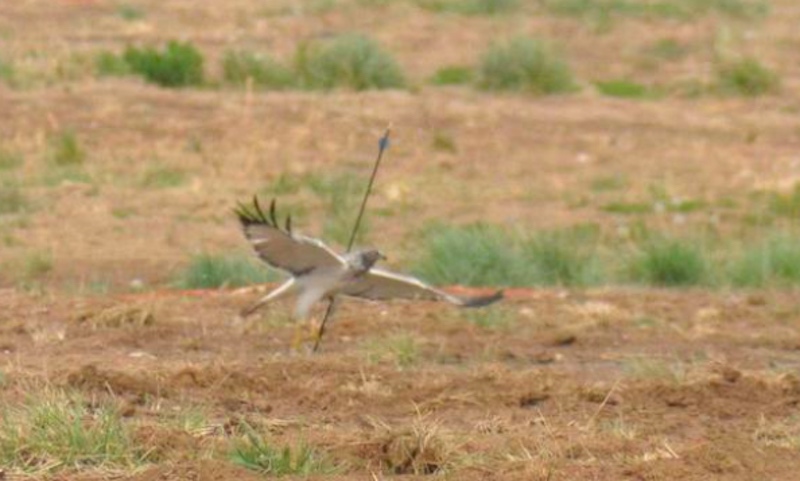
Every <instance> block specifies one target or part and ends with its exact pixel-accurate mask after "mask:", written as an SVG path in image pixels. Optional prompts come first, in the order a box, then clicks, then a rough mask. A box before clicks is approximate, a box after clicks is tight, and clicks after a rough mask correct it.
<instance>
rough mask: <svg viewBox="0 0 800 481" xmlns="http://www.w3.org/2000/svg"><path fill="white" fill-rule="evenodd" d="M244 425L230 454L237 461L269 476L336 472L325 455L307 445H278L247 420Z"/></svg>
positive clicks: (236, 462) (231, 458) (233, 460)
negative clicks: (272, 442)
mask: <svg viewBox="0 0 800 481" xmlns="http://www.w3.org/2000/svg"><path fill="white" fill-rule="evenodd" d="M242 427H243V429H244V436H243V438H242V439H240V440H238V441H237V442H236V443H235V444H234V446H233V448H232V449H231V451H230V453H229V454H228V457H229V459H230V460H231V461H232V462H233V463H234V464H238V465H239V466H242V467H245V468H247V469H251V470H253V471H256V472H258V473H260V474H264V475H270V476H287V475H297V476H308V475H310V474H320V473H330V472H332V471H333V467H332V466H331V465H330V464H329V463H328V462H327V461H326V460H325V459H324V457H323V456H322V455H320V454H319V453H317V452H316V451H315V450H314V449H312V448H310V447H308V446H306V445H305V444H300V445H298V446H296V447H294V448H292V447H290V446H284V447H282V448H281V447H276V446H273V445H272V444H270V443H269V442H268V441H267V440H265V439H264V438H263V437H262V436H259V435H258V433H256V432H255V430H254V429H253V428H252V427H250V426H249V425H247V424H246V423H245V424H243V425H242Z"/></svg>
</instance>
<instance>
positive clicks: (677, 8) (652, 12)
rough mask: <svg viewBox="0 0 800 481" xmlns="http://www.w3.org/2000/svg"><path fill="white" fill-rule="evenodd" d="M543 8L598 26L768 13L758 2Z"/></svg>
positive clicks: (591, 0) (550, 0)
mask: <svg viewBox="0 0 800 481" xmlns="http://www.w3.org/2000/svg"><path fill="white" fill-rule="evenodd" d="M544 6H545V8H547V9H548V10H549V11H551V12H553V13H556V14H559V15H568V16H573V17H580V18H583V19H586V20H589V21H592V22H597V23H601V24H602V23H606V24H607V23H608V22H609V21H610V20H611V19H612V18H614V17H618V16H627V17H646V18H667V19H678V20H691V19H693V18H697V17H700V16H703V15H709V14H712V13H720V14H723V15H727V16H729V17H732V18H744V19H752V18H759V17H762V16H764V15H766V13H767V12H768V5H767V4H766V3H765V2H763V1H761V0H650V1H642V0H545V1H544Z"/></svg>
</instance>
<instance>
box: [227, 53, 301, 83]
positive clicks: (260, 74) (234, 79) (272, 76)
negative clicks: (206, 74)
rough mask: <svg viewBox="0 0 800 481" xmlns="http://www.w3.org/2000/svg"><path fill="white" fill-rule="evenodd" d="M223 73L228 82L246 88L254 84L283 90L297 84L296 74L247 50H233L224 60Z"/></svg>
mask: <svg viewBox="0 0 800 481" xmlns="http://www.w3.org/2000/svg"><path fill="white" fill-rule="evenodd" d="M222 72H223V76H224V78H225V81H226V82H229V83H232V84H234V85H238V86H244V85H246V84H247V83H248V82H252V83H253V85H254V86H256V87H262V88H268V89H283V88H287V87H291V86H292V85H294V84H295V82H296V81H295V78H294V73H292V71H291V70H289V69H288V68H286V67H284V66H283V65H281V64H280V63H278V62H277V61H275V60H273V59H272V58H270V57H268V56H264V55H258V54H255V53H253V52H249V51H246V50H231V51H228V52H226V53H225V56H224V57H223V59H222Z"/></svg>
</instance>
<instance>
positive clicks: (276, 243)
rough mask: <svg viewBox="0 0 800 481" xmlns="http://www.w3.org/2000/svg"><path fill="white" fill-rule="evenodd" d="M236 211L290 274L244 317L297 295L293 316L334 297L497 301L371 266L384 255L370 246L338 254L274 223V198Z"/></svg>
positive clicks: (265, 253)
mask: <svg viewBox="0 0 800 481" xmlns="http://www.w3.org/2000/svg"><path fill="white" fill-rule="evenodd" d="M235 212H236V215H237V216H238V217H239V222H240V223H241V225H242V229H243V230H244V235H245V237H247V240H249V241H250V244H251V245H252V246H253V249H254V250H255V251H256V253H257V254H258V256H259V257H260V258H261V260H262V261H264V262H265V263H267V264H268V265H270V266H272V267H274V268H277V269H280V270H282V271H285V272H287V273H289V274H290V275H291V277H290V278H289V279H288V280H287V281H286V282H284V283H283V284H281V285H280V286H278V287H277V288H275V289H274V290H273V291H272V292H270V293H269V294H267V295H266V296H264V297H262V298H261V299H259V300H258V302H256V303H255V304H253V305H252V306H250V307H248V308H246V309H244V310H243V311H242V313H241V315H242V316H248V315H250V314H252V313H254V312H255V311H257V310H258V309H259V308H261V307H263V306H265V305H267V304H269V303H270V302H272V301H274V300H276V299H279V298H281V297H284V296H286V295H288V294H293V293H296V294H297V303H296V305H295V310H294V315H295V318H297V319H305V318H306V317H307V316H308V314H309V312H310V311H311V308H312V307H313V306H314V304H316V303H317V302H318V301H320V300H323V299H333V298H334V297H336V296H340V295H341V296H347V297H357V298H362V299H370V300H390V299H411V300H414V299H419V300H431V301H446V302H450V303H452V304H455V305H457V306H461V307H480V306H486V305H489V304H492V303H493V302H496V301H499V300H500V299H502V297H503V291H497V292H495V293H494V294H491V295H488V296H477V297H463V296H456V295H453V294H449V293H447V292H445V291H442V290H440V289H437V288H435V287H433V286H430V285H428V284H427V283H425V282H423V281H421V280H419V279H417V278H415V277H411V276H406V275H401V274H396V273H394V272H390V271H387V270H384V269H380V268H377V267H374V266H375V264H376V263H377V262H378V261H379V260H382V259H386V257H385V256H384V255H383V254H382V253H381V252H379V251H377V250H374V249H368V250H359V251H354V252H351V253H347V254H344V255H339V254H337V253H336V252H334V251H333V250H332V249H331V248H330V247H328V246H327V245H325V243H323V242H322V241H320V240H318V239H314V238H311V237H306V236H304V235H301V234H297V233H295V232H293V231H292V220H291V217H290V216H287V217H286V220H285V222H284V225H283V226H280V224H279V223H278V218H277V215H276V213H275V200H274V199H273V200H272V203H271V204H270V206H269V211H268V213H265V212H264V211H263V210H262V209H261V206H260V205H259V202H258V197H253V203H252V205H251V206H248V205H244V204H242V203H239V205H238V208H237V209H236V211H235Z"/></svg>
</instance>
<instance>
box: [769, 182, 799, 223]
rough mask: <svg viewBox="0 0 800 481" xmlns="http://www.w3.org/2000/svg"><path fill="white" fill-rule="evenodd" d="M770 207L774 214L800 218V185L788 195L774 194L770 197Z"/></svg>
mask: <svg viewBox="0 0 800 481" xmlns="http://www.w3.org/2000/svg"><path fill="white" fill-rule="evenodd" d="M768 207H769V211H770V212H772V213H773V214H776V215H780V216H785V217H790V218H795V219H796V218H800V183H798V184H797V185H795V186H794V189H792V191H791V192H788V193H780V192H772V193H771V194H770V195H769V203H768Z"/></svg>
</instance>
